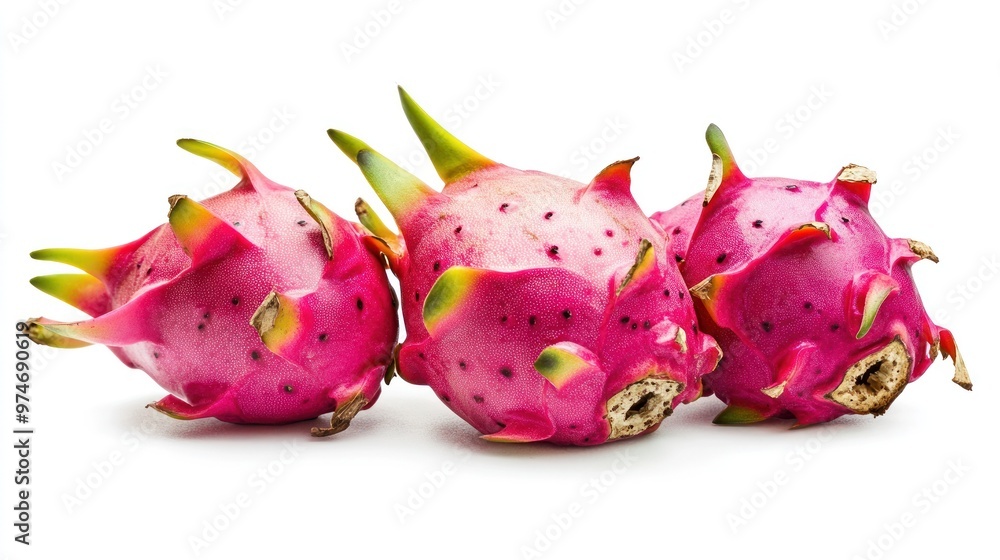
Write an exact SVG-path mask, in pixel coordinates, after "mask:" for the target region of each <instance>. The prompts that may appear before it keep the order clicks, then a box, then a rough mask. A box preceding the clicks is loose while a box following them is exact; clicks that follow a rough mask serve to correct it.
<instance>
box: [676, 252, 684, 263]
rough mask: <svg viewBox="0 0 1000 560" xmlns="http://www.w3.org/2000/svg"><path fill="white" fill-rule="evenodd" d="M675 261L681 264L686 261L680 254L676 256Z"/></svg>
mask: <svg viewBox="0 0 1000 560" xmlns="http://www.w3.org/2000/svg"><path fill="white" fill-rule="evenodd" d="M674 260H675V261H677V262H681V261H682V260H684V257H682V256H680V254H679V253H678V254H676V255H674Z"/></svg>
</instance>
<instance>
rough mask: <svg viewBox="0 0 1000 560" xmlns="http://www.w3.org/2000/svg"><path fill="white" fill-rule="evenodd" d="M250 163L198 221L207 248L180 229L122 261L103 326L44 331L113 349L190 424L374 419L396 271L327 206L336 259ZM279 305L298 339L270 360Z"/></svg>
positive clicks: (140, 245)
mask: <svg viewBox="0 0 1000 560" xmlns="http://www.w3.org/2000/svg"><path fill="white" fill-rule="evenodd" d="M229 155H230V156H232V157H234V158H235V157H238V156H235V155H234V154H229ZM238 161H239V163H240V165H242V166H243V170H242V171H241V173H242V174H243V178H242V180H241V181H240V183H239V184H238V185H236V187H234V188H233V189H232V190H230V191H228V192H224V193H221V194H219V195H217V196H214V197H212V198H209V199H207V200H205V201H203V203H202V204H201V205H200V206H201V208H203V209H205V210H207V211H208V213H209V214H207V215H204V216H200V217H197V218H196V219H194V220H193V227H192V228H190V229H194V230H196V233H195V234H192V235H193V236H194V237H192V238H189V239H179V237H178V235H177V234H175V231H177V228H173V227H172V225H173V221H172V222H171V224H164V225H162V226H159V227H158V228H156V229H154V230H153V231H151V232H150V233H148V234H147V235H145V236H143V237H142V238H141V239H139V240H138V241H136V242H133V243H131V244H129V245H126V246H123V247H121V248H120V249H118V250H116V251H114V252H113V256H111V257H110V258H109V259H108V260H107V266H106V267H104V269H103V270H102V278H101V280H103V282H104V285H105V287H106V296H105V297H104V299H102V300H101V301H96V302H93V303H92V304H91V305H92V308H91V309H89V310H88V311H90V312H91V314H92V315H95V316H96V318H95V319H94V320H91V321H84V322H79V323H55V322H52V321H48V320H45V319H40V320H37V324H38V325H43V326H44V328H45V329H46V330H47V331H48V332H52V331H54V332H55V333H56V334H58V335H61V336H69V337H71V338H75V339H77V340H81V341H84V342H97V343H105V344H107V345H108V346H109V347H111V349H112V350H113V351H115V353H116V355H118V356H119V358H121V359H122V361H123V362H125V364H126V365H129V366H131V367H136V368H139V369H141V370H143V371H145V372H146V373H148V374H149V375H150V377H152V378H153V379H154V380H155V381H156V382H157V383H158V384H159V385H160V386H161V387H163V388H164V389H166V390H167V391H169V392H170V393H171V395H168V396H167V397H165V398H164V399H162V400H161V401H159V402H158V403H155V404H154V405H151V406H154V408H156V409H158V410H160V411H161V412H164V413H167V414H170V415H171V416H174V417H178V418H183V419H193V418H204V417H215V418H218V419H220V420H224V421H227V422H235V423H260V424H276V423H285V422H294V421H298V420H304V419H309V418H314V417H316V416H318V415H320V414H324V413H327V412H331V411H333V410H334V409H335V408H337V407H338V406H340V405H343V404H344V403H345V402H347V401H350V399H352V398H355V397H357V396H360V397H361V398H363V399H364V404H365V407H366V408H367V407H368V406H371V405H372V404H373V403H374V402H375V400H376V399H377V398H378V395H379V391H380V382H381V380H382V379H383V376H384V374H385V372H386V369H387V368H388V367H391V362H392V348H393V345H394V344H395V341H396V336H397V329H398V324H397V318H396V312H395V305H396V302H395V301H394V297H393V294H392V289H391V288H390V286H389V284H388V280H387V278H386V274H385V271H384V267H383V265H382V263H381V261H380V258H379V257H378V256H376V255H375V254H373V253H372V252H370V251H369V249H368V248H367V247H366V245H365V243H364V240H365V238H366V237H369V235H370V234H368V233H367V232H366V231H365V230H364V229H363V228H361V227H360V226H358V225H356V224H352V223H350V222H347V221H345V220H343V219H341V218H339V217H337V216H336V215H334V214H332V213H330V212H329V211H328V210H326V209H325V208H322V207H321V206H320V207H319V212H321V213H322V217H323V219H325V220H326V221H327V224H326V226H327V227H328V231H329V235H330V238H331V240H332V243H331V252H332V257H330V255H329V254H328V252H327V249H326V247H325V245H324V239H323V232H322V231H321V228H322V227H323V226H321V224H320V222H318V221H317V219H314V218H313V217H311V216H310V213H309V212H307V210H306V208H305V207H304V205H303V204H300V202H299V200H297V198H296V193H295V192H293V191H292V190H291V189H289V188H287V187H283V186H280V185H278V184H276V183H273V182H271V181H270V180H268V179H267V178H265V177H264V176H263V175H261V174H260V173H259V172H258V171H257V170H256V169H254V168H253V166H251V165H250V164H249V163H248V162H246V161H245V160H242V159H240V160H238ZM172 202H173V199H172ZM178 204H190V205H195V206H190V207H191V208H196V206H197V203H193V202H191V201H190V200H189V199H183V200H180V201H178V202H177V203H175V204H174V207H178V206H177V205H178ZM172 212H173V210H172ZM179 220H180V218H179ZM178 227H180V228H183V227H185V224H183V223H182V224H179V225H178ZM206 230H211V233H210V234H208V235H204V236H203V239H198V238H197V236H198V233H197V232H198V231H202V232H204V231H206ZM182 235H183V234H182ZM182 245H183V247H182ZM44 253H45V252H44V251H42V252H38V254H37V255H36V256H37V258H46V256H45V254H44ZM188 253H190V254H188ZM48 260H59V259H56V258H50V259H48ZM64 262H65V261H64ZM71 264H72V263H71ZM272 292H274V293H276V294H279V295H280V296H281V297H282V298H283V300H282V303H283V304H284V305H285V307H284V308H283V311H282V312H283V313H286V314H291V315H292V316H293V319H292V321H293V324H294V329H293V332H292V333H291V334H288V335H287V336H284V337H278V338H280V340H277V341H276V342H274V343H273V344H272V346H273V348H269V347H268V345H266V344H265V342H264V341H263V340H262V335H261V334H260V333H258V330H257V329H256V328H255V327H254V326H252V325H251V318H252V316H253V315H254V313H255V311H256V310H257V309H258V307H259V306H261V304H262V303H263V302H265V300H266V299H267V298H268V296H269V294H271V293H272ZM82 307H86V306H82ZM85 310H87V309H85ZM279 321H280V319H279ZM43 338H44V337H43ZM43 342H44V341H43ZM348 420H349V419H348Z"/></svg>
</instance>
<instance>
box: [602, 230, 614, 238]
mask: <svg viewBox="0 0 1000 560" xmlns="http://www.w3.org/2000/svg"><path fill="white" fill-rule="evenodd" d="M604 235H607V236H608V237H614V236H615V232H613V231H611V230H610V229H606V230H604Z"/></svg>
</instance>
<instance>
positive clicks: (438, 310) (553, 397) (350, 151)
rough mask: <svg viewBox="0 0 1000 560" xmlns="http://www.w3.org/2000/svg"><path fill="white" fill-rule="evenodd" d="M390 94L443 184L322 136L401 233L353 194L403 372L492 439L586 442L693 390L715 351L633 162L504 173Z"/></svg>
mask: <svg viewBox="0 0 1000 560" xmlns="http://www.w3.org/2000/svg"><path fill="white" fill-rule="evenodd" d="M400 96H401V98H402V103H403V109H404V112H405V114H406V116H407V118H408V120H409V121H410V124H411V125H412V127H413V129H414V130H415V132H416V133H417V136H418V137H419V138H420V140H421V142H422V143H423V145H424V147H425V148H426V150H427V152H428V155H429V156H430V159H431V161H432V162H433V164H434V167H435V168H436V170H437V172H438V174H439V175H440V177H441V179H442V180H443V181H444V183H445V185H444V189H443V190H442V191H440V192H439V191H436V190H434V189H432V188H430V187H429V186H427V185H426V184H424V183H423V182H422V181H421V180H420V179H418V178H416V177H414V176H413V175H411V174H410V173H408V172H407V171H405V170H403V169H402V168H400V167H398V166H396V165H395V164H393V163H392V162H390V161H389V160H388V159H386V158H385V157H383V156H382V155H380V154H379V153H378V152H376V151H374V150H372V149H371V148H370V147H369V146H368V145H366V144H364V143H363V142H361V141H360V140H358V139H357V138H354V137H352V136H349V135H347V134H345V133H343V132H339V131H335V130H331V131H330V137H331V138H332V139H333V141H334V142H335V143H336V144H337V145H338V146H339V147H340V148H341V150H343V151H344V153H345V154H347V155H348V156H349V157H350V158H351V159H352V160H354V161H355V162H356V163H357V165H358V166H359V167H360V168H361V171H362V172H363V174H364V176H365V177H366V178H367V180H368V181H369V183H371V185H372V187H373V188H374V190H375V191H376V193H377V194H378V196H379V198H381V200H382V201H383V202H384V203H385V205H386V207H387V208H388V209H389V211H390V212H391V213H392V215H393V217H394V218H395V221H396V223H397V224H398V226H399V228H400V230H401V236H397V235H396V234H394V233H393V232H392V231H390V230H389V229H388V228H387V227H386V226H385V225H384V224H383V223H382V222H381V221H380V220H379V219H378V218H377V216H375V215H374V213H373V212H372V211H371V209H370V208H369V207H368V206H367V205H366V204H365V203H364V202H363V201H359V204H358V214H359V217H360V218H361V221H362V223H364V224H365V225H366V226H368V228H369V229H370V230H371V231H372V232H373V233H375V234H376V235H378V236H380V237H381V238H382V239H383V241H384V243H385V251H386V252H387V253H391V255H390V257H389V260H390V266H391V268H392V269H393V271H394V272H395V273H396V274H397V276H398V277H399V279H400V285H401V296H400V297H401V299H402V306H403V320H404V324H405V327H406V332H407V337H406V341H405V342H404V343H403V344H402V345H400V347H399V348H398V350H397V366H398V371H399V373H400V375H401V376H402V377H403V378H404V379H405V380H407V381H409V382H411V383H416V384H425V385H429V386H430V387H431V388H432V389H433V390H434V392H435V393H436V394H437V396H438V397H439V398H440V399H441V400H442V401H443V402H444V403H445V404H446V405H447V406H448V407H449V408H450V409H451V410H453V411H454V412H455V413H456V414H458V415H459V416H460V417H462V418H463V419H465V420H466V421H467V422H468V423H469V424H471V425H472V426H474V427H475V428H476V429H477V430H479V431H480V432H481V433H482V434H484V437H485V438H486V439H489V440H493V441H502V442H530V441H543V440H544V441H549V442H552V443H557V444H566V445H596V444H600V443H603V442H606V441H609V440H617V439H622V438H627V437H631V436H635V435H639V434H643V433H646V432H649V431H652V430H654V429H656V428H657V427H658V426H659V424H660V422H661V421H662V420H663V419H664V418H665V417H666V416H667V415H669V414H670V413H671V412H672V411H673V409H674V408H675V407H676V406H678V405H679V404H680V403H686V402H690V401H692V400H694V399H696V398H697V397H698V396H699V395H700V394H701V390H702V388H701V381H700V378H701V376H702V375H703V374H704V373H707V372H709V371H711V370H712V368H714V367H715V364H716V362H717V361H718V358H719V350H718V346H717V345H716V343H715V341H714V340H713V339H712V338H711V337H709V336H707V335H705V334H703V333H702V332H701V331H699V330H698V327H697V324H696V322H695V313H694V308H693V304H692V302H691V298H690V296H689V295H688V294H687V290H686V289H685V287H684V282H683V279H682V278H681V276H680V274H679V272H678V270H677V267H676V263H675V262H674V261H673V255H672V254H669V253H668V251H667V248H666V243H665V239H666V237H665V235H664V233H663V232H662V231H661V230H660V229H659V228H658V227H656V226H655V225H654V224H653V223H652V222H650V220H649V219H648V218H647V217H646V216H645V215H644V214H643V212H642V211H641V210H640V209H639V207H638V205H637V204H636V202H635V200H634V199H633V197H632V195H631V193H630V169H631V167H632V165H633V163H635V160H627V161H620V162H617V163H614V164H612V165H610V166H608V167H607V168H606V169H604V170H603V171H601V172H600V173H599V174H598V175H597V176H596V177H595V178H594V179H593V181H591V182H590V184H583V183H578V182H576V181H571V180H569V179H565V178H562V177H558V176H555V175H550V174H547V173H542V172H539V171H522V170H519V169H514V168H511V167H508V166H506V165H503V164H500V163H496V162H494V161H492V160H490V159H488V158H486V157H484V156H482V155H481V154H479V153H477V152H475V151H474V150H472V149H471V148H469V147H468V146H466V145H465V144H463V143H461V142H460V141H459V140H457V139H456V138H455V137H454V136H452V135H451V134H450V133H449V132H447V131H446V130H444V129H443V128H442V127H441V126H440V125H439V124H438V123H437V122H435V121H434V120H433V119H431V117H430V116H429V115H428V114H427V113H426V112H425V111H424V110H423V109H421V108H420V107H419V106H418V105H417V104H416V103H415V102H414V101H413V100H412V99H411V98H410V97H409V96H408V95H407V94H406V93H405V92H404V91H402V90H400Z"/></svg>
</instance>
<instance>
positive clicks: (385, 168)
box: [357, 149, 438, 227]
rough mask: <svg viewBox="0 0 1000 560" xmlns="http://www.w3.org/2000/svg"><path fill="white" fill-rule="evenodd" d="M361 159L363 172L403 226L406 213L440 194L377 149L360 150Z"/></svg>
mask: <svg viewBox="0 0 1000 560" xmlns="http://www.w3.org/2000/svg"><path fill="white" fill-rule="evenodd" d="M357 162H358V167H359V168H361V173H363V174H364V176H365V179H367V180H368V183H369V184H370V185H371V186H372V189H374V190H375V193H376V194H377V195H378V197H379V198H380V199H381V200H382V203H383V204H385V207H386V208H388V209H389V212H391V213H392V215H393V217H394V218H396V223H397V224H400V227H403V224H401V223H400V221H401V218H402V216H403V215H405V214H407V213H408V212H410V211H412V210H414V209H416V208H419V207H420V206H422V205H423V204H424V203H425V202H426V200H427V199H429V198H431V197H434V196H436V195H437V194H438V193H437V191H435V190H434V189H432V188H430V187H428V186H427V185H426V184H424V182H423V181H421V180H420V179H418V178H417V177H415V176H414V175H413V174H411V173H410V172H409V171H407V170H405V169H403V168H402V167H400V166H398V165H396V164H395V163H393V162H392V161H391V160H389V159H388V158H386V157H385V156H383V155H382V154H380V153H378V152H376V151H374V150H371V149H363V150H361V151H359V152H358V156H357Z"/></svg>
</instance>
